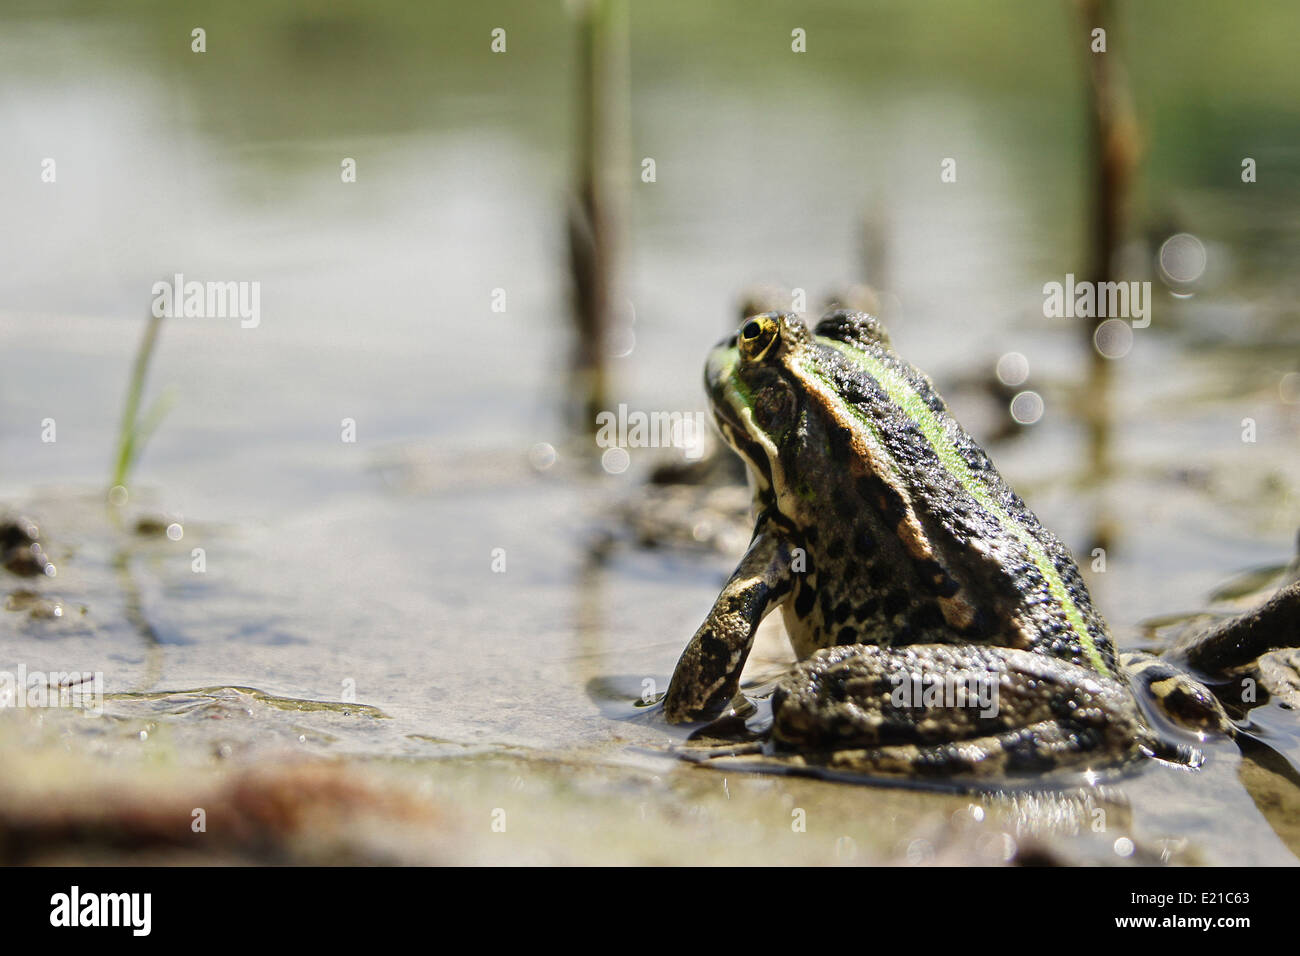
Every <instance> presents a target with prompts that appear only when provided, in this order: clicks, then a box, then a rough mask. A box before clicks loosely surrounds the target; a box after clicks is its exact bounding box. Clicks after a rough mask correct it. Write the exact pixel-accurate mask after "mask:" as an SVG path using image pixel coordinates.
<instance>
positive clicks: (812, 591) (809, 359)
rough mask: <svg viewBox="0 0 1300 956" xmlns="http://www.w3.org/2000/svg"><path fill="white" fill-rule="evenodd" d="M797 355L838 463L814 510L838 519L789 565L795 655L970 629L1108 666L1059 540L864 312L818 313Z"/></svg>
mask: <svg viewBox="0 0 1300 956" xmlns="http://www.w3.org/2000/svg"><path fill="white" fill-rule="evenodd" d="M801 364H802V366H803V369H804V372H805V380H806V381H808V382H809V383H810V388H809V392H810V398H811V399H812V402H811V404H810V410H812V411H813V412H814V414H819V417H820V418H821V422H820V423H819V425H818V427H820V428H821V430H822V431H823V434H824V441H825V444H826V448H827V451H828V454H829V457H830V459H831V461H832V463H833V467H834V468H836V469H839V470H840V473H841V477H840V478H838V479H837V480H835V481H833V482H832V483H830V488H831V490H830V496H831V498H832V500H831V501H829V502H828V503H827V506H828V507H829V508H830V509H831V511H832V512H833V515H834V518H835V520H834V521H831V522H821V524H822V525H826V524H832V525H834V526H835V527H836V528H837V529H839V531H840V533H838V534H835V533H831V534H828V533H827V529H826V528H825V527H816V526H812V527H808V528H805V529H804V531H805V533H809V532H810V533H811V537H813V538H821V539H823V540H814V541H811V542H810V550H813V551H814V553H816V554H817V555H818V559H819V561H820V563H821V566H822V569H823V571H824V572H825V573H821V574H816V575H812V576H809V577H808V578H806V579H804V580H803V581H802V582H801V584H800V585H799V586H798V587H797V589H796V594H795V595H794V600H793V601H792V602H791V605H790V606H789V607H788V608H787V610H786V615H785V616H786V623H787V628H788V629H789V630H790V631H791V637H792V638H793V640H794V643H795V647H796V650H799V651H800V653H801V655H802V654H803V653H805V652H806V650H807V648H808V647H810V646H826V645H828V644H847V643H853V642H856V641H867V642H870V643H879V644H916V643H983V644H998V645H1004V646H1009V647H1020V648H1024V649H1028V650H1033V651H1037V652H1040V653H1045V654H1049V655H1051V656H1053V657H1057V658H1060V659H1063V660H1068V661H1070V662H1072V663H1076V664H1081V665H1083V666H1086V667H1089V668H1091V669H1093V670H1096V671H1099V672H1102V673H1109V674H1114V673H1116V665H1115V654H1114V650H1113V648H1112V647H1111V644H1110V641H1109V639H1108V637H1107V634H1106V628H1105V623H1104V622H1103V621H1102V619H1101V617H1100V615H1099V614H1098V613H1097V612H1096V610H1095V609H1094V608H1093V606H1092V600H1091V597H1090V596H1089V594H1088V590H1087V587H1086V586H1085V585H1084V583H1083V579H1082V577H1081V575H1080V573H1079V570H1078V567H1077V565H1076V564H1075V562H1074V560H1073V558H1072V557H1071V556H1070V554H1069V552H1068V550H1067V549H1066V548H1065V546H1064V545H1063V544H1062V543H1061V542H1060V541H1059V540H1058V539H1057V538H1056V536H1055V535H1053V534H1052V533H1051V532H1050V531H1048V530H1047V529H1046V528H1044V527H1043V525H1042V524H1041V523H1040V522H1039V520H1038V518H1037V517H1036V516H1035V515H1034V514H1033V512H1032V511H1030V510H1029V508H1028V507H1027V506H1026V505H1025V503H1024V502H1023V501H1022V500H1021V499H1020V497H1019V496H1018V495H1016V494H1015V492H1014V491H1012V489H1011V488H1010V487H1009V486H1008V485H1007V483H1006V482H1005V481H1004V480H1003V478H1002V477H1001V475H999V474H998V472H997V470H996V469H995V468H994V467H993V465H992V463H991V462H990V461H989V458H988V456H987V454H986V453H985V452H984V450H983V449H982V448H981V447H980V446H979V445H978V443H976V442H975V440H974V439H972V438H971V437H970V435H969V434H967V432H966V431H965V429H963V428H962V427H961V425H960V424H959V423H958V422H957V421H956V420H955V419H953V418H952V416H951V415H950V414H949V413H948V409H947V406H946V404H945V403H944V401H943V399H942V398H941V397H940V396H939V394H938V393H937V392H936V391H935V389H934V386H933V384H932V383H931V382H930V380H929V379H928V378H927V377H926V376H925V375H924V374H922V373H921V372H920V371H919V370H917V369H916V368H915V367H914V366H912V365H910V364H908V363H907V362H905V361H903V360H902V359H901V358H899V356H898V355H897V354H896V353H895V352H894V351H893V349H892V348H891V347H890V345H889V342H888V339H887V337H886V336H885V335H884V333H883V331H882V330H880V328H879V326H878V325H877V324H875V323H874V320H871V319H869V318H868V317H866V316H862V315H861V314H855V313H833V314H832V315H831V316H828V317H827V318H826V319H825V320H823V321H822V323H821V324H820V325H818V327H817V329H816V335H815V337H814V339H813V340H812V342H810V344H809V347H808V349H806V350H805V354H804V355H803V356H802V359H801ZM819 591H820V592H824V593H817V592H819ZM800 611H802V612H803V613H800ZM801 645H802V647H801Z"/></svg>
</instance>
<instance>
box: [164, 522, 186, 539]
mask: <svg viewBox="0 0 1300 956" xmlns="http://www.w3.org/2000/svg"><path fill="white" fill-rule="evenodd" d="M167 537H169V538H171V539H172V540H173V541H179V540H180V539H181V538H183V537H185V529H184V528H182V527H181V526H180V524H179V523H177V522H175V521H173V522H172V523H171V524H169V525H168V526H167Z"/></svg>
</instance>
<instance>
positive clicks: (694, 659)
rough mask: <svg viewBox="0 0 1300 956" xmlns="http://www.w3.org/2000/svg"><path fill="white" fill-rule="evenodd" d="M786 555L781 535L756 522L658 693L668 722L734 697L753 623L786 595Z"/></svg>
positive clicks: (700, 715) (708, 712)
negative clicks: (664, 687) (746, 547)
mask: <svg viewBox="0 0 1300 956" xmlns="http://www.w3.org/2000/svg"><path fill="white" fill-rule="evenodd" d="M790 552H791V545H790V543H789V541H788V539H787V538H786V537H785V536H784V535H783V534H782V533H781V531H780V530H779V529H778V528H776V527H775V526H773V524H772V523H771V522H770V521H767V520H764V519H763V518H760V519H759V522H758V526H757V528H756V530H755V533H754V539H753V541H751V542H750V545H749V550H748V551H746V552H745V556H744V557H743V558H741V560H740V566H739V567H737V568H736V570H735V572H734V573H733V574H732V575H731V578H730V579H729V580H728V581H727V583H726V585H725V586H724V587H723V589H722V593H721V594H719V595H718V599H717V600H716V601H714V602H713V609H712V610H711V611H709V616H708V617H706V618H705V619H704V623H703V624H701V625H700V629H699V630H698V631H696V632H695V636H694V637H692V638H691V642H690V643H689V644H687V645H686V650H684V651H682V656H681V658H680V659H679V660H678V661H677V667H676V668H675V669H674V670H673V678H672V681H671V682H670V683H669V685H668V693H667V694H665V695H664V716H665V717H667V719H668V720H669V721H671V722H672V723H681V722H683V721H687V720H702V719H705V718H708V717H711V716H713V715H714V714H716V713H717V712H718V711H719V710H721V709H722V708H723V707H725V706H726V705H727V703H728V702H729V701H730V700H731V699H732V698H733V697H735V696H736V692H737V691H738V690H739V689H740V672H741V671H742V670H743V669H744V667H745V659H746V658H747V657H749V649H750V647H752V646H753V643H754V633H755V632H756V631H757V630H758V625H759V622H760V621H762V620H763V618H764V617H765V616H766V615H767V613H768V612H769V611H771V610H772V609H773V608H775V607H777V606H778V605H779V604H780V603H781V602H782V601H783V600H785V598H786V597H787V596H788V595H789V594H790V589H791V584H792V581H793V572H792V571H791V568H790V564H791V562H790Z"/></svg>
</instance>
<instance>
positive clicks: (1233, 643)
mask: <svg viewBox="0 0 1300 956" xmlns="http://www.w3.org/2000/svg"><path fill="white" fill-rule="evenodd" d="M1291 647H1300V580H1293V581H1291V582H1290V583H1289V584H1287V585H1286V586H1284V587H1283V588H1281V589H1280V590H1279V591H1278V592H1277V593H1276V594H1274V595H1273V596H1272V597H1271V598H1269V599H1268V600H1267V601H1265V602H1264V603H1263V604H1261V605H1260V606H1259V607H1257V608H1254V609H1253V610H1250V611H1247V612H1246V613H1244V614H1240V615H1238V616H1237V617H1234V618H1229V619H1228V620H1226V621H1224V622H1222V623H1220V624H1218V625H1217V626H1215V627H1214V628H1212V629H1211V630H1209V631H1208V632H1206V633H1205V634H1202V635H1200V636H1199V637H1196V638H1194V639H1193V640H1192V641H1191V642H1190V643H1189V644H1187V645H1186V646H1185V647H1181V648H1177V649H1176V650H1175V652H1174V653H1173V655H1172V656H1174V657H1176V658H1182V659H1183V660H1185V661H1186V662H1187V663H1188V664H1189V665H1191V666H1192V667H1193V668H1195V669H1196V670H1198V671H1200V672H1201V673H1203V674H1206V675H1209V676H1213V677H1220V676H1227V675H1228V672H1230V671H1232V670H1233V669H1235V668H1238V667H1245V666H1248V665H1250V664H1253V663H1254V662H1255V661H1257V660H1258V659H1259V658H1260V657H1261V656H1263V655H1264V654H1267V653H1268V652H1269V651H1277V650H1282V649H1283V648H1291Z"/></svg>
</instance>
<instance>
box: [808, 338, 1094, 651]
mask: <svg viewBox="0 0 1300 956" xmlns="http://www.w3.org/2000/svg"><path fill="white" fill-rule="evenodd" d="M817 341H818V342H820V343H821V344H822V345H829V346H830V347H832V348H834V349H836V350H838V351H839V352H840V353H841V354H842V355H844V356H845V357H846V358H848V359H849V360H850V361H852V362H853V363H854V364H856V365H857V366H859V367H860V368H861V369H862V370H863V371H865V372H866V373H867V374H868V375H870V376H871V377H872V378H874V379H875V380H876V382H877V383H879V385H880V387H881V388H882V389H884V391H885V394H886V395H888V396H889V398H890V401H892V402H893V403H894V404H895V405H897V406H898V407H899V408H901V409H903V411H904V412H905V413H906V414H907V417H908V418H910V419H911V420H912V421H913V422H915V423H916V426H917V427H918V428H920V429H921V434H923V435H924V436H925V439H926V441H928V442H929V443H930V447H931V448H932V449H933V450H934V453H935V455H937V456H938V458H939V461H940V463H942V465H943V467H944V468H945V469H947V471H948V473H949V474H951V475H952V476H953V477H955V478H956V479H957V481H958V482H960V483H961V486H962V487H963V488H965V489H966V491H967V493H968V494H969V495H970V496H971V497H972V498H974V499H975V500H976V501H978V502H979V503H980V505H981V507H983V508H984V510H985V511H987V512H989V513H990V514H991V515H993V516H994V517H995V518H997V520H998V522H999V523H1000V524H1001V525H1002V527H1004V528H1006V529H1007V530H1009V531H1010V532H1011V533H1012V534H1013V535H1015V537H1016V539H1017V540H1019V541H1020V543H1021V544H1023V545H1024V546H1025V550H1026V551H1028V552H1029V557H1030V560H1032V561H1033V562H1034V565H1035V566H1036V567H1037V568H1038V570H1039V572H1040V573H1041V574H1042V575H1043V579H1044V580H1046V581H1047V589H1048V591H1050V592H1051V595H1052V597H1053V598H1054V599H1055V600H1056V603H1057V604H1058V605H1060V607H1061V608H1062V609H1063V610H1064V611H1065V616H1066V619H1067V620H1068V621H1069V622H1070V626H1071V627H1072V628H1073V629H1074V632H1075V634H1076V635H1077V636H1078V638H1079V645H1080V646H1081V647H1082V648H1083V652H1084V654H1085V655H1086V656H1087V658H1088V660H1089V661H1090V662H1091V663H1092V666H1093V667H1094V668H1095V669H1096V670H1098V671H1100V672H1101V673H1103V674H1109V673H1110V668H1108V667H1107V666H1106V662H1105V661H1104V660H1103V659H1102V656H1101V652H1100V651H1098V650H1097V644H1096V642H1095V641H1093V639H1092V635H1091V634H1090V633H1088V625H1087V622H1086V621H1084V619H1083V613H1082V612H1081V611H1080V610H1079V608H1078V605H1076V604H1075V603H1074V599H1073V598H1072V597H1070V593H1069V591H1068V589H1067V588H1066V586H1065V582H1064V581H1063V580H1061V575H1060V574H1059V573H1057V570H1056V566H1055V565H1054V564H1053V563H1052V559H1051V558H1050V557H1049V556H1048V554H1047V552H1046V551H1044V550H1043V546H1042V545H1041V544H1039V543H1038V541H1037V540H1036V539H1035V538H1034V536H1033V535H1032V534H1031V533H1030V532H1029V530H1028V529H1027V528H1025V527H1024V526H1023V525H1022V524H1021V523H1020V522H1019V521H1017V520H1015V519H1014V518H1013V517H1012V516H1011V515H1010V514H1009V513H1008V512H1007V510H1006V509H1005V508H1003V507H1002V505H1001V503H999V502H998V501H997V500H996V499H995V498H994V497H993V495H992V494H991V493H990V492H989V489H988V486H987V485H985V484H984V483H983V482H982V481H980V479H979V478H977V477H976V476H975V475H974V473H972V472H971V470H970V466H968V465H967V464H966V459H964V458H963V457H962V456H961V453H960V452H959V451H958V450H957V446H955V445H954V444H953V443H952V439H950V438H949V437H948V432H947V430H946V429H945V428H944V427H943V423H942V422H941V421H939V419H938V417H937V416H936V415H935V414H934V411H933V410H931V408H930V406H929V405H927V404H926V403H925V401H924V400H923V399H922V398H921V396H920V395H919V394H918V393H917V391H916V389H915V388H913V387H912V385H911V383H910V382H908V381H907V380H906V379H905V378H904V377H903V376H902V375H900V374H899V373H898V372H896V371H895V370H894V369H892V368H890V367H889V366H888V365H887V364H886V363H884V362H882V361H880V359H878V358H876V357H875V356H873V355H870V354H868V353H867V352H864V351H862V350H861V349H859V348H855V347H854V346H851V345H846V344H844V343H843V342H838V341H836V340H834V339H827V338H823V337H822V336H818V337H817ZM804 370H805V371H806V372H810V373H812V374H813V375H815V376H816V377H817V378H819V379H820V380H821V381H822V382H824V383H825V384H826V385H827V386H828V388H829V389H830V391H831V393H832V394H834V395H836V397H837V398H838V391H837V390H836V389H835V387H834V384H833V383H832V382H831V381H830V379H828V378H827V377H826V375H825V374H824V373H822V372H821V371H819V370H818V369H816V368H814V367H812V366H808V365H805V366H804ZM839 401H840V403H841V404H842V405H843V406H844V407H845V408H846V409H848V411H849V412H850V413H851V414H852V415H853V416H854V417H855V418H857V419H858V421H860V422H862V424H863V425H864V426H865V427H866V428H867V429H868V430H869V431H870V432H871V433H872V434H873V435H874V436H875V439H876V442H877V443H878V444H880V445H881V447H886V446H885V444H884V441H883V440H882V438H881V435H880V432H879V430H878V429H877V428H876V425H875V423H874V422H872V421H871V420H870V419H869V418H868V417H867V416H866V415H864V414H863V413H862V411H861V410H859V409H858V408H857V407H856V406H854V405H851V404H850V403H848V402H845V401H844V400H843V399H839Z"/></svg>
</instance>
